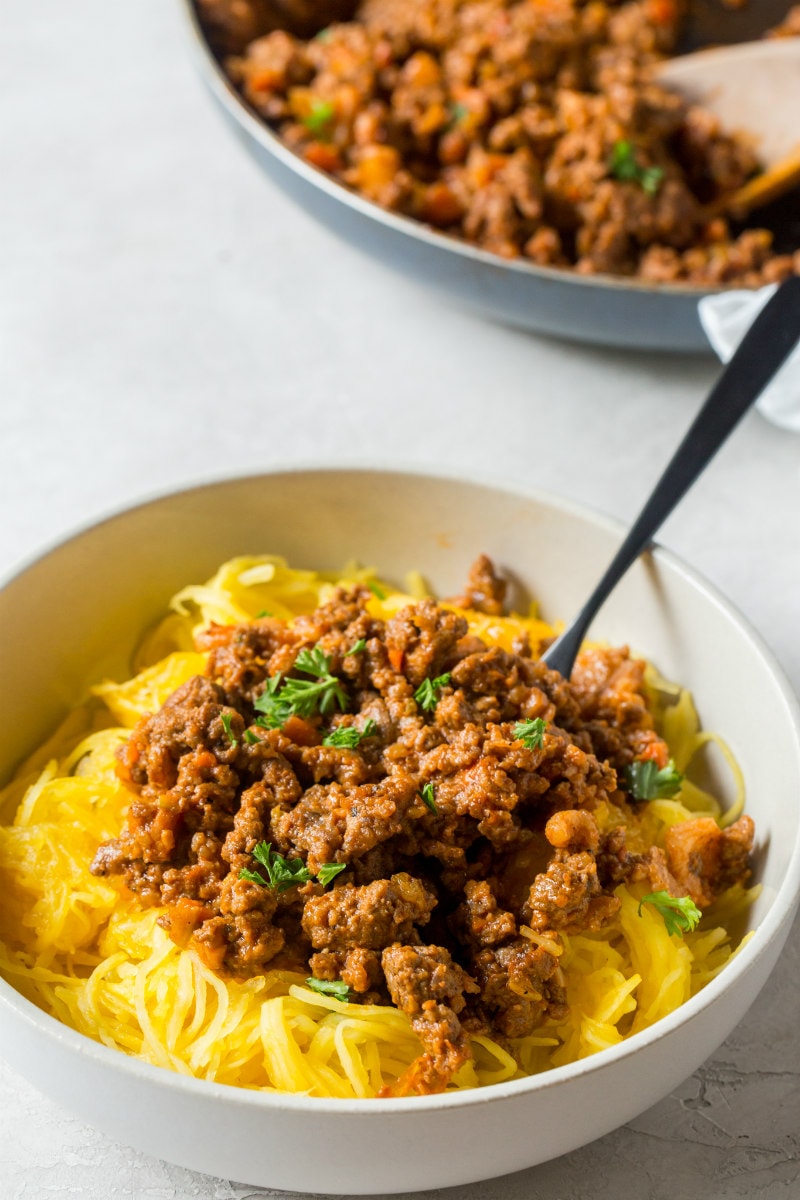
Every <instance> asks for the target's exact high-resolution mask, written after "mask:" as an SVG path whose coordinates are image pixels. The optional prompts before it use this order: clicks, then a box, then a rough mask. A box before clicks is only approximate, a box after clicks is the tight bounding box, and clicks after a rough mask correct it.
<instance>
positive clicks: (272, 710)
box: [253, 671, 292, 729]
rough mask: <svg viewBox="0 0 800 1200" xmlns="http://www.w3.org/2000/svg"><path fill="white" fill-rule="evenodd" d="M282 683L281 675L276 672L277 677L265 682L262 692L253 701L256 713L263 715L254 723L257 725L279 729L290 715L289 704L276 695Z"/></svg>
mask: <svg viewBox="0 0 800 1200" xmlns="http://www.w3.org/2000/svg"><path fill="white" fill-rule="evenodd" d="M282 683H283V675H282V674H281V672H280V671H278V674H277V675H273V676H272V678H271V679H268V680H267V682H266V686H265V688H264V691H263V692H262V693H261V695H260V696H256V698H255V700H254V701H253V707H254V708H255V710H256V712H260V713H263V717H262V718H260V719H259V720H257V721H256V724H257V725H265V726H266V727H267V729H280V727H281V725H285V723H286V722H287V721H288V720H289V717H290V716H291V715H292V706H291V704H289V703H288V701H287V700H285V699H284V698H283V697H282V696H280V695H279V694H278V693H279V691H280V687H281V684H282Z"/></svg>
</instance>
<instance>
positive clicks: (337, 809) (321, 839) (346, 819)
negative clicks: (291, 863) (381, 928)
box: [271, 775, 418, 872]
mask: <svg viewBox="0 0 800 1200" xmlns="http://www.w3.org/2000/svg"><path fill="white" fill-rule="evenodd" d="M417 791H418V788H417V784H416V783H415V781H414V780H413V779H411V778H409V777H405V776H397V775H395V776H389V777H387V778H386V779H384V780H382V781H381V782H380V783H374V784H373V783H370V784H366V785H365V786H364V787H359V788H353V789H352V791H349V792H345V791H344V789H343V788H341V787H340V786H339V785H338V784H331V785H330V786H329V787H322V786H320V785H318V784H317V785H315V786H314V787H311V788H309V789H308V791H306V793H305V794H304V796H303V798H302V800H300V802H299V803H298V804H297V805H295V807H294V808H293V809H291V811H289V812H286V811H284V810H282V809H274V810H273V813H272V823H271V828H272V834H273V836H274V838H275V841H276V843H277V844H278V846H279V848H280V850H281V852H282V853H290V854H298V853H300V854H301V855H304V856H305V857H306V858H307V861H308V865H309V868H310V869H311V871H312V872H316V871H318V870H319V868H320V867H321V866H322V865H323V863H326V862H347V861H349V859H351V858H358V857H359V856H360V855H362V854H365V853H366V852H367V851H368V850H372V849H373V847H375V846H377V845H379V844H380V843H381V842H384V841H386V840H387V839H388V838H390V837H393V836H394V835H395V834H398V833H400V832H401V830H402V829H403V824H404V820H405V817H406V814H407V812H408V810H409V808H411V806H412V805H414V804H415V803H417Z"/></svg>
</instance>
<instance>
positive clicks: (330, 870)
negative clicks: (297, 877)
mask: <svg viewBox="0 0 800 1200" xmlns="http://www.w3.org/2000/svg"><path fill="white" fill-rule="evenodd" d="M346 870H347V863H323V864H322V866H321V867H320V869H319V870H318V871H317V879H318V880H319V882H320V883H321V884H322V886H323V887H327V886H328V884H329V883H330V881H331V880H332V879H335V878H336V876H337V875H338V874H339V872H340V871H346Z"/></svg>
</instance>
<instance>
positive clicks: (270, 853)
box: [239, 842, 312, 895]
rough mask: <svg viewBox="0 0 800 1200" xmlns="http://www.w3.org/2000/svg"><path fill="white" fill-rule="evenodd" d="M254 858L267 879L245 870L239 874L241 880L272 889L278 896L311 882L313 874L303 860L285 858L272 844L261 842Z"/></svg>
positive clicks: (257, 873) (257, 872) (256, 872)
mask: <svg viewBox="0 0 800 1200" xmlns="http://www.w3.org/2000/svg"><path fill="white" fill-rule="evenodd" d="M253 858H254V859H255V860H256V862H257V863H259V865H260V866H262V867H263V868H264V870H265V871H266V872H267V878H266V879H265V878H264V876H263V875H262V874H261V872H260V871H248V870H247V869H246V868H245V869H244V870H242V871H240V872H239V878H240V879H248V880H249V881H250V883H260V884H261V886H262V887H268V888H271V889H272V891H273V892H277V893H278V895H280V893H281V892H285V891H287V890H288V888H290V887H294V886H295V885H296V884H301V883H310V882H311V878H312V875H311V872H310V871H309V869H308V867H307V866H306V864H305V863H304V862H303V860H302V858H284V857H283V855H282V854H278V853H277V851H275V850H273V849H272V843H271V842H259V843H258V845H257V846H256V848H255V850H254V851H253Z"/></svg>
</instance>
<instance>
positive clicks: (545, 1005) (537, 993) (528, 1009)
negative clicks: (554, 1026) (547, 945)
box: [471, 937, 565, 1037]
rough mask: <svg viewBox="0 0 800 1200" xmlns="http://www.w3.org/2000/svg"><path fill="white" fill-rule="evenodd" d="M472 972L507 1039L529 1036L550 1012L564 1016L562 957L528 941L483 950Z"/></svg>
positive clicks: (494, 1022)
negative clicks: (559, 965)
mask: <svg viewBox="0 0 800 1200" xmlns="http://www.w3.org/2000/svg"><path fill="white" fill-rule="evenodd" d="M471 970H472V973H473V974H474V976H475V979H476V980H477V982H478V984H479V986H480V997H481V999H480V1003H481V1006H482V1007H484V1008H485V1009H486V1010H488V1012H489V1013H490V1015H491V1020H492V1025H493V1026H494V1027H495V1028H496V1029H497V1030H499V1032H500V1033H502V1034H504V1035H505V1036H506V1037H525V1036H527V1035H528V1034H530V1033H533V1031H534V1030H535V1029H537V1028H538V1026H539V1025H540V1024H541V1021H542V1017H543V1016H544V1015H545V1014H546V1013H548V1012H550V1013H551V1014H552V1015H553V1016H555V1017H558V1016H561V1015H563V1013H564V1011H565V1009H564V1007H563V999H564V996H563V989H562V987H561V984H560V979H561V975H560V972H559V969H558V958H557V957H556V956H555V955H553V954H550V953H549V951H547V950H545V949H544V947H542V946H535V945H534V944H533V943H532V942H530V941H528V940H527V939H526V938H523V937H519V938H515V939H514V941H512V942H509V943H508V944H506V945H504V946H499V947H487V948H485V949H483V950H479V951H478V952H477V953H476V954H475V955H474V956H473V958H472V960H471Z"/></svg>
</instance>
